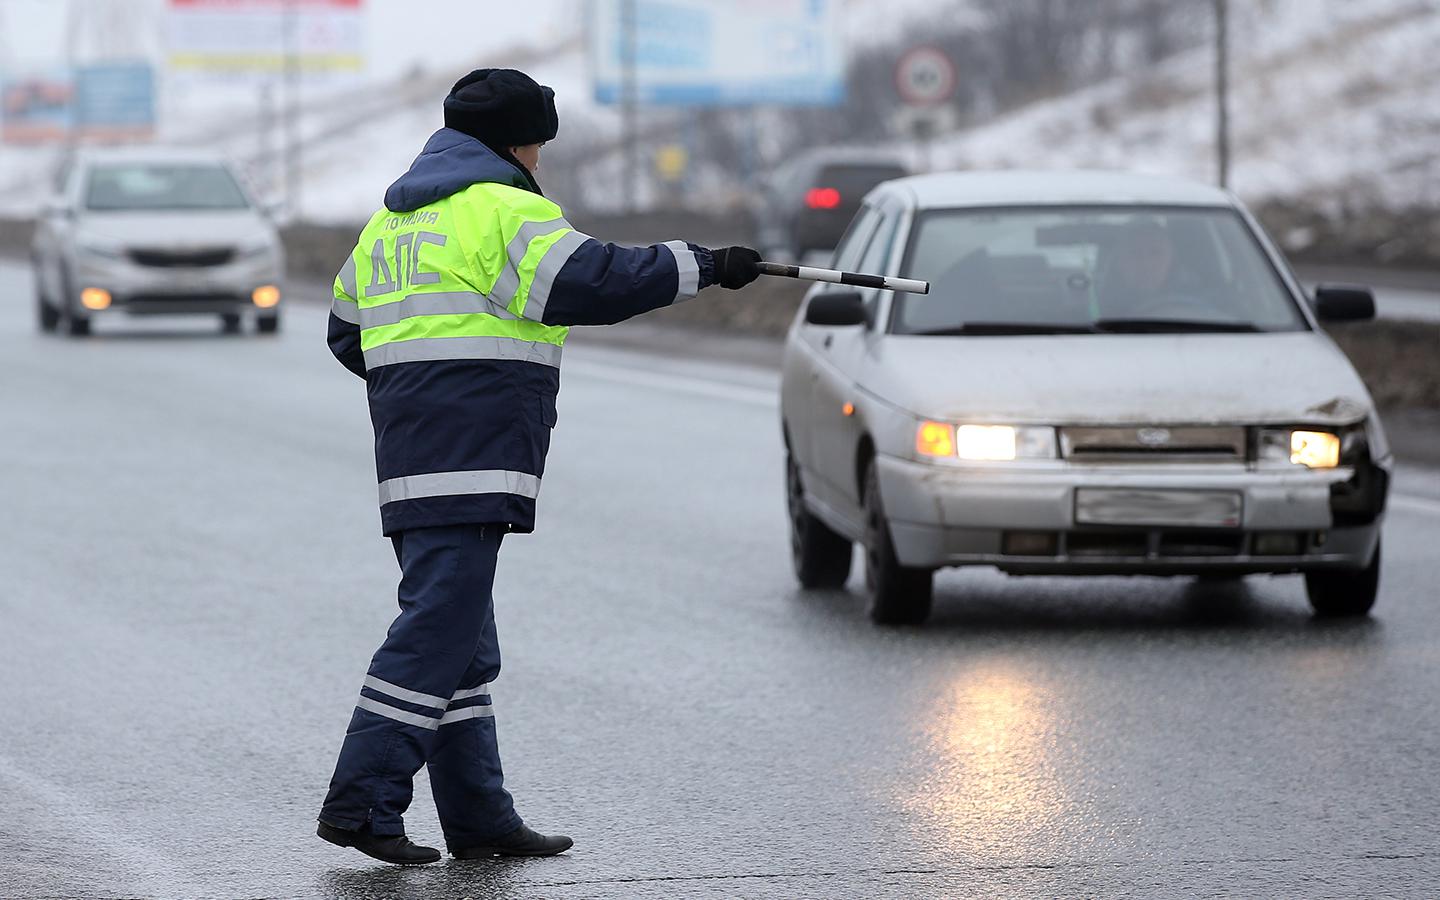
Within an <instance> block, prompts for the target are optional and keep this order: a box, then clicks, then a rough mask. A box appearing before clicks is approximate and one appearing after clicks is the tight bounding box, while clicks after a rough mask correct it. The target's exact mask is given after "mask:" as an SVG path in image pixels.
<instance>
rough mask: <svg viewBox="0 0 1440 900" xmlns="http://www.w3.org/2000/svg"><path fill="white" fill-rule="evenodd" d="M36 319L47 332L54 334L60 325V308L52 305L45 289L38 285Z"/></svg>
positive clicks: (42, 329)
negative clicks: (47, 298) (46, 297)
mask: <svg viewBox="0 0 1440 900" xmlns="http://www.w3.org/2000/svg"><path fill="white" fill-rule="evenodd" d="M35 320H36V322H37V323H38V324H39V325H40V330H41V331H43V332H45V333H46V334H52V333H54V331H55V329H57V328H59V327H60V310H58V309H56V308H55V307H54V306H51V305H50V301H49V300H46V299H45V293H44V291H41V290H40V289H39V288H38V287H37V288H36V289H35Z"/></svg>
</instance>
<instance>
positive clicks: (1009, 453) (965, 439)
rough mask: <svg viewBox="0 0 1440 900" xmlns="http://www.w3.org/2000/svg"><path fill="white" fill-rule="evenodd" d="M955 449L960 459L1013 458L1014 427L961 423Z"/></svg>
mask: <svg viewBox="0 0 1440 900" xmlns="http://www.w3.org/2000/svg"><path fill="white" fill-rule="evenodd" d="M955 449H956V452H957V453H958V454H959V456H960V458H961V459H973V460H982V459H988V460H997V461H1005V460H1012V459H1014V458H1015V429H1014V427H1013V426H1010V425H961V426H960V427H959V428H957V429H956V440H955Z"/></svg>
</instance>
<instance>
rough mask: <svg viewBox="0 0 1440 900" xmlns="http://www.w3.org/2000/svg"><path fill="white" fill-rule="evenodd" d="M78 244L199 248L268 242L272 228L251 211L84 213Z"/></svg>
mask: <svg viewBox="0 0 1440 900" xmlns="http://www.w3.org/2000/svg"><path fill="white" fill-rule="evenodd" d="M78 225H79V228H78V232H79V234H78V237H79V238H80V239H81V240H88V241H96V242H100V243H106V244H120V245H124V246H127V247H150V246H162V247H175V246H179V247H200V246H215V245H229V244H247V243H258V242H260V241H268V240H271V239H272V235H273V233H274V226H273V225H272V224H271V223H270V222H269V221H268V220H266V219H265V218H263V217H261V216H260V215H259V214H258V213H256V212H255V211H254V210H248V209H246V210H233V211H225V212H113V213H87V214H85V215H84V216H82V217H81V218H80V220H79V223H78Z"/></svg>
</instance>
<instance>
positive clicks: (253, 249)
mask: <svg viewBox="0 0 1440 900" xmlns="http://www.w3.org/2000/svg"><path fill="white" fill-rule="evenodd" d="M273 250H274V247H272V246H271V245H270V242H269V241H263V242H261V243H258V244H242V245H241V246H240V248H239V249H238V250H236V251H235V257H236V258H237V259H256V258H257V257H261V256H268V255H270V253H271V252H273Z"/></svg>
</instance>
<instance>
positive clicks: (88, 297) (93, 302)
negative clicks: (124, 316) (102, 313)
mask: <svg viewBox="0 0 1440 900" xmlns="http://www.w3.org/2000/svg"><path fill="white" fill-rule="evenodd" d="M110 299H111V298H110V292H109V291H107V290H105V289H104V288H86V289H85V290H83V291H81V292H80V305H81V306H83V307H85V308H86V309H109V308H110Z"/></svg>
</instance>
